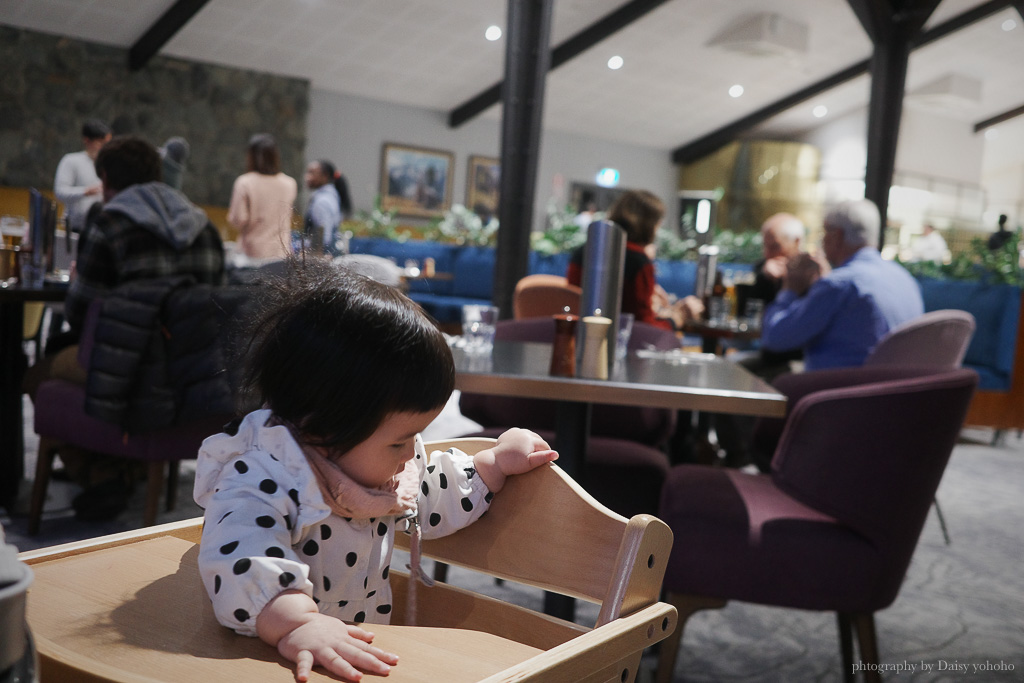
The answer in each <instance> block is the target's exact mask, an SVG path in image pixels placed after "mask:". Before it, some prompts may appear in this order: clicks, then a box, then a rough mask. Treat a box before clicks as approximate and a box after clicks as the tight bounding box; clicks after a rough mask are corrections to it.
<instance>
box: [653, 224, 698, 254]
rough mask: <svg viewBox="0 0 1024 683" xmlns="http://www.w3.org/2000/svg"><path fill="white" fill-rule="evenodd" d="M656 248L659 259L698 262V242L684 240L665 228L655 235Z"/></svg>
mask: <svg viewBox="0 0 1024 683" xmlns="http://www.w3.org/2000/svg"><path fill="white" fill-rule="evenodd" d="M654 246H655V247H657V249H658V258H663V259H667V260H669V261H696V260H697V240H695V239H693V238H687V239H682V238H681V237H679V236H678V235H676V234H675V233H674V232H672V231H671V230H666V229H665V228H661V229H660V230H658V232H656V233H655V234H654Z"/></svg>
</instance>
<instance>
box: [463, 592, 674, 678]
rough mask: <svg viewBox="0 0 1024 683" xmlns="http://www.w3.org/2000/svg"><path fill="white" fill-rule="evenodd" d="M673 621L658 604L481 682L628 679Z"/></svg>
mask: <svg viewBox="0 0 1024 683" xmlns="http://www.w3.org/2000/svg"><path fill="white" fill-rule="evenodd" d="M676 619H677V613H676V608H675V607H672V606H671V605H669V604H666V603H664V602H658V603H655V604H653V605H649V606H647V607H645V608H643V609H642V610H639V611H637V612H634V613H633V614H630V615H629V616H625V617H621V618H619V619H616V620H615V621H612V622H610V623H608V624H605V625H604V626H601V627H599V628H596V629H594V630H593V631H590V632H588V633H585V634H583V635H581V636H579V637H578V638H573V639H572V640H570V641H568V642H566V643H563V644H562V645H559V646H557V647H553V648H551V649H550V650H548V651H546V652H543V653H541V654H539V655H537V656H536V657H531V658H530V659H528V660H526V661H524V662H521V663H520V664H518V665H516V666H514V667H510V668H508V669H506V670H505V671H502V672H501V673H499V674H495V675H494V676H490V677H488V678H485V679H484V680H483V681H481V683H506V682H508V681H516V682H517V683H519V682H521V681H570V680H571V681H575V682H576V683H598V682H599V681H601V682H610V681H632V680H634V679H635V678H636V674H637V671H636V669H637V666H638V664H639V661H640V655H641V654H642V653H643V650H644V648H646V647H648V646H650V645H653V644H655V643H657V642H659V641H661V640H663V639H665V638H667V637H668V636H669V635H670V634H671V633H672V632H673V631H674V630H675V628H676ZM627 669H628V670H627Z"/></svg>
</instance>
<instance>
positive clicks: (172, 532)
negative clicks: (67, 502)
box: [18, 517, 203, 565]
mask: <svg viewBox="0 0 1024 683" xmlns="http://www.w3.org/2000/svg"><path fill="white" fill-rule="evenodd" d="M202 535H203V518H202V517H193V518H192V519H183V520H181V521H179V522H168V523H167V524H158V525H157V526H149V527H144V528H142V529H136V530H133V531H122V532H121V533H119V534H109V535H107V536H97V537H96V538H86V539H83V540H81V541H72V542H71V543H63V544H61V545H54V546H50V547H48V548H37V549H36V550H26V551H25V552H23V553H20V554H19V555H18V559H19V560H21V561H22V562H24V563H25V564H29V565H31V564H36V563H38V562H48V561H50V560H58V559H60V558H62V557H72V556H74V555H81V554H83V553H89V552H93V551H94V550H103V549H104V548H113V547H115V546H119V545H128V544H129V543H138V542H139V541H146V540H149V539H151V538H158V537H160V536H172V537H174V538H180V539H182V540H185V541H189V542H191V543H195V544H197V545H198V544H199V539H200V538H201V537H202Z"/></svg>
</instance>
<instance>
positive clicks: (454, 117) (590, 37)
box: [448, 0, 669, 128]
mask: <svg viewBox="0 0 1024 683" xmlns="http://www.w3.org/2000/svg"><path fill="white" fill-rule="evenodd" d="M668 1H669V0H631V2H627V3H626V4H625V5H623V6H622V7H619V8H618V9H617V10H615V11H614V12H611V13H609V14H607V15H605V16H603V17H601V18H600V19H598V20H597V21H595V22H594V23H593V24H591V25H590V26H587V27H586V28H585V29H583V30H582V31H580V32H579V33H577V34H576V35H574V36H572V37H570V38H568V39H567V40H565V41H564V42H562V43H561V44H559V45H558V46H557V47H555V48H554V49H553V50H552V51H551V57H550V64H549V70H550V69H556V68H558V67H560V66H561V65H563V64H565V63H566V62H568V61H569V60H570V59H572V58H574V57H576V56H578V55H580V54H581V53H583V52H584V51H586V50H589V49H590V48H592V47H593V46H594V45H597V44H598V43H600V42H601V41H602V40H604V39H605V38H607V37H608V36H610V35H612V34H613V33H616V32H617V31H620V30H622V29H623V28H625V27H626V26H629V25H630V24H632V23H633V22H634V21H636V20H637V19H639V18H640V17H642V16H644V15H645V14H647V13H648V12H650V11H651V10H653V9H656V8H658V7H660V6H661V5H664V4H665V3H666V2H668ZM501 88H502V84H501V83H495V84H494V85H492V86H491V87H489V88H487V89H486V90H484V91H483V92H481V93H479V94H477V95H474V96H473V97H471V98H470V99H468V100H466V101H465V102H463V103H462V104H460V105H459V106H458V107H456V108H455V109H453V110H452V111H451V112H450V113H449V114H448V125H449V127H451V128H458V127H459V126H461V125H462V124H464V123H466V122H467V121H469V120H470V119H472V118H474V117H475V116H477V115H479V114H482V113H483V112H484V111H486V110H487V108H488V107H490V106H492V105H494V104H497V103H498V102H500V101H501V94H502V93H501Z"/></svg>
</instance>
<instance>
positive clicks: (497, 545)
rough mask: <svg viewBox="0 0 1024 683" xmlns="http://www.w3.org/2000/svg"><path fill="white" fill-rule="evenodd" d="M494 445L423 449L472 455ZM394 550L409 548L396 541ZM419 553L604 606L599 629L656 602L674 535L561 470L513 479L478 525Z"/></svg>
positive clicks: (465, 442)
mask: <svg viewBox="0 0 1024 683" xmlns="http://www.w3.org/2000/svg"><path fill="white" fill-rule="evenodd" d="M494 443H495V441H494V439H452V440H449V441H433V442H429V443H427V444H426V447H427V453H428V455H429V454H430V453H432V452H434V451H444V450H447V449H449V448H452V447H455V448H458V449H460V450H462V451H464V452H466V453H469V454H475V453H477V452H478V451H480V450H483V449H485V448H489V447H491V446H493V445H494ZM396 544H397V545H399V546H400V547H402V546H404V547H408V537H406V536H405V535H404V534H399V537H398V539H397V540H396ZM422 546H423V547H422V553H423V555H424V556H426V557H431V558H434V559H436V560H439V561H441V562H445V563H447V564H452V565H457V566H461V567H465V568H468V569H473V570H477V571H481V572H484V573H486V574H490V575H493V576H495V577H498V578H502V579H507V580H510V581H516V582H518V583H522V584H526V585H529V586H535V587H538V588H542V589H544V590H547V591H551V592H555V593H560V594H562V595H567V596H571V597H574V598H581V599H583V600H587V601H590V602H595V603H598V604H600V605H601V610H600V613H599V615H598V620H597V624H596V626H600V625H602V624H605V623H607V622H609V621H612V620H614V619H616V618H618V617H619V616H620V615H627V614H630V613H632V612H634V611H636V610H638V609H641V608H643V607H645V606H647V605H651V604H653V603H655V602H657V601H658V596H659V593H660V590H661V581H662V577H663V576H664V573H665V567H666V565H667V563H668V554H669V551H670V550H671V547H672V532H671V531H670V530H669V528H668V526H667V525H666V524H665V523H663V522H662V521H661V520H659V519H657V518H655V517H652V516H650V515H637V516H635V517H633V518H632V519H629V520H627V519H626V518H624V517H622V516H620V515H617V514H615V513H614V512H612V511H611V510H609V509H608V508H606V507H604V506H603V505H601V503H599V502H598V501H597V500H595V499H594V498H593V497H592V496H590V494H588V493H587V492H586V491H585V490H584V489H583V488H582V487H581V486H580V485H579V484H577V483H576V482H575V481H573V480H572V479H571V478H570V477H569V476H568V475H567V474H565V473H564V472H563V471H562V470H561V469H560V468H559V467H557V466H556V465H546V466H543V467H539V468H537V469H535V470H533V471H531V472H528V473H526V474H522V475H517V476H512V477H509V478H508V480H507V481H506V483H505V486H504V488H503V489H502V490H501V491H500V492H498V493H497V494H495V496H494V500H493V502H492V503H491V507H490V509H489V510H488V511H487V513H486V514H484V515H483V516H482V517H481V518H480V519H479V520H478V521H477V522H476V523H474V524H472V525H471V526H469V527H466V528H465V529H462V530H460V531H458V532H457V533H454V534H452V535H450V536H446V537H444V538H440V539H434V540H429V541H424V542H423V544H422Z"/></svg>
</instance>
